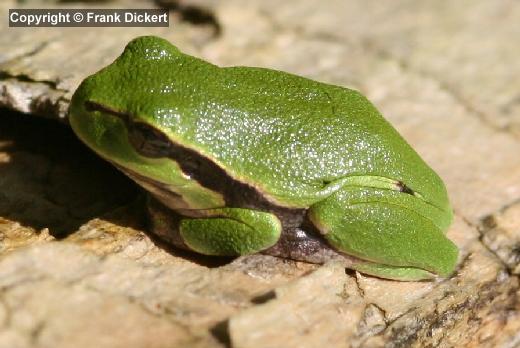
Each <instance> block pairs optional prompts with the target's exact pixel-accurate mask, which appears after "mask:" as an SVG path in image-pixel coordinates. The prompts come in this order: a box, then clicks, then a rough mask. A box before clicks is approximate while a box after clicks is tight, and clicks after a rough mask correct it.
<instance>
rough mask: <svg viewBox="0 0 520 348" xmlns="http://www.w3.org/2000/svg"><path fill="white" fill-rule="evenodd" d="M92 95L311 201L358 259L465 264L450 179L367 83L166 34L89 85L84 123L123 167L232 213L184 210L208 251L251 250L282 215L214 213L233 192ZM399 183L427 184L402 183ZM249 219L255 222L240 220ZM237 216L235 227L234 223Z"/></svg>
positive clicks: (342, 247) (423, 266) (241, 176)
mask: <svg viewBox="0 0 520 348" xmlns="http://www.w3.org/2000/svg"><path fill="white" fill-rule="evenodd" d="M87 101H88V102H95V103H96V104H100V105H103V106H104V107H106V108H107V109H110V110H114V111H117V112H119V113H124V114H125V115H128V117H129V118H130V119H131V120H132V121H133V122H141V123H146V124H148V125H150V126H153V127H155V128H156V129H158V130H160V131H161V132H163V133H164V134H166V135H167V136H168V138H169V139H171V141H172V142H175V143H176V144H181V145H182V146H184V147H186V148H189V149H192V150H194V151H196V152H197V153H199V154H201V155H202V156H204V157H205V158H207V159H208V160H210V161H212V162H213V163H216V164H217V165H218V166H219V167H220V168H222V169H224V170H225V171H226V173H227V174H228V175H229V176H231V177H232V178H234V179H235V180H237V181H240V182H243V183H247V184H248V185H250V186H253V187H255V188H256V189H257V190H258V191H259V192H261V193H262V195H263V196H264V197H265V198H267V199H268V200H269V201H271V202H273V204H276V205H278V206H283V207H294V208H305V209H308V212H309V217H310V219H311V221H312V222H313V223H314V224H315V226H316V227H317V228H318V229H319V231H320V232H321V233H322V234H323V235H324V237H325V238H326V239H327V241H328V242H329V243H330V244H331V245H332V246H333V247H335V248H336V249H337V250H339V251H342V252H344V253H347V254H349V255H353V256H356V257H358V258H360V259H362V260H365V262H363V263H360V265H359V267H357V268H358V269H359V270H361V271H363V272H366V273H371V274H375V275H379V276H382V277H389V278H397V279H422V278H430V277H432V276H433V275H441V276H447V275H449V274H450V273H451V272H452V271H453V269H454V267H455V264H456V261H457V253H458V251H457V248H456V246H455V245H454V244H453V243H452V242H451V241H449V240H448V239H447V238H446V237H445V236H444V232H445V231H446V229H447V228H448V226H449V225H450V223H451V220H452V211H451V208H450V205H449V201H448V197H447V193H446V189H445V187H444V184H443V182H442V181H441V179H440V178H439V177H438V175H437V174H436V173H435V172H434V171H433V170H432V169H431V168H430V167H429V166H428V165H427V164H426V163H425V162H424V161H423V160H422V159H421V158H420V157H419V155H418V154H417V153H416V152H415V151H414V150H413V149H412V148H411V147H410V145H409V144H407V143H406V141H405V140H404V139H403V138H402V137H401V136H400V135H399V134H398V133H397V131H396V130H395V129H394V128H393V127H392V126H391V125H390V124H389V123H388V122H387V121H386V120H385V119H384V118H383V117H382V116H381V115H380V114H379V112H378V111H377V110H376V109H375V107H374V106H373V105H372V104H371V103H370V102H369V101H368V100H367V99H366V98H365V97H364V96H362V95H361V94H360V93H359V92H357V91H354V90H350V89H346V88H342V87H338V86H333V85H328V84H324V83H320V82H316V81H312V80H309V79H305V78H302V77H299V76H295V75H291V74H288V73H284V72H280V71H275V70H268V69H262V68H251V67H228V68H220V67H217V66H215V65H212V64H210V63H208V62H205V61H203V60H200V59H197V58H194V57H192V56H189V55H186V54H183V53H181V52H180V51H179V50H178V49H177V48H176V47H174V46H172V45H171V44H170V43H169V42H167V41H165V40H163V39H160V38H157V37H140V38H137V39H135V40H133V41H131V42H130V43H129V44H128V45H127V47H126V49H125V51H124V53H123V54H122V55H121V56H120V57H119V58H118V59H117V60H116V61H115V62H114V63H113V64H111V65H109V66H108V67H106V68H104V69H102V70H101V71H99V72H98V73H96V74H95V75H92V76H90V77H88V78H87V79H86V80H84V81H83V83H82V84H81V86H80V87H79V88H78V90H77V91H76V93H75V95H74V97H73V100H72V103H71V108H70V122H71V125H72V127H73V129H74V131H75V132H76V133H77V135H78V136H79V137H80V138H81V139H82V140H83V141H84V142H85V143H86V144H88V145H89V146H90V147H91V148H92V149H94V150H95V151H96V152H98V153H99V154H100V155H101V156H103V157H105V158H107V159H109V160H111V161H112V162H114V163H116V164H118V165H119V166H120V167H122V168H127V169H130V170H132V171H133V172H136V173H139V174H140V175H142V176H146V177H147V178H150V179H151V180H154V181H157V182H161V183H162V184H164V185H166V186H168V187H169V188H170V189H171V190H172V191H175V192H176V193H177V194H179V195H180V196H182V197H183V200H184V201H185V202H186V205H187V206H188V207H189V208H190V209H207V210H208V216H211V217H213V218H215V217H218V216H220V219H216V218H215V221H214V222H212V221H211V219H205V221H200V222H197V221H195V220H196V219H189V220H191V221H188V222H183V224H184V226H185V227H184V233H183V235H184V236H189V237H186V238H187V239H190V238H191V239H190V240H191V242H188V243H187V244H188V245H192V247H193V249H194V250H196V251H199V252H202V253H206V254H230V253H235V254H244V253H250V252H255V251H259V250H262V249H265V248H267V247H269V246H271V245H273V244H274V243H275V242H276V239H277V238H278V236H279V234H280V230H281V227H280V224H279V221H278V220H277V219H276V217H275V216H274V215H272V214H267V213H263V214H266V215H265V216H262V219H260V220H257V219H255V218H254V216H253V217H251V216H248V217H247V218H244V219H243V220H240V219H238V220H237V219H233V218H231V219H230V218H229V216H228V217H225V216H224V217H222V215H219V214H216V213H215V211H216V210H215V211H213V213H211V212H210V211H211V209H217V210H218V209H221V208H225V203H224V201H225V199H224V197H222V196H221V195H220V194H219V193H217V192H213V191H211V190H209V189H207V188H205V187H203V185H201V184H199V183H197V182H195V181H194V180H192V179H191V178H189V177H187V176H186V175H185V174H183V173H182V170H180V168H179V166H178V164H177V163H176V162H175V161H173V160H172V159H166V158H159V159H157V158H155V159H151V158H146V157H144V156H141V155H139V154H138V153H137V152H136V151H135V150H134V149H133V147H132V146H131V145H130V144H129V142H128V139H127V129H126V126H125V124H124V122H123V121H121V120H120V119H119V118H117V117H114V116H113V115H108V114H107V113H104V112H100V111H88V110H87V109H86V108H85V102H87ZM399 182H400V183H404V184H405V185H406V187H407V188H409V189H411V190H413V192H412V193H413V194H409V193H404V192H400V189H399V185H397V184H398V183H399ZM233 210H234V209H233V208H228V211H227V213H228V214H231V215H233V214H235V213H233V212H232V211H233ZM242 213H243V212H242ZM239 215H240V214H239ZM253 215H254V214H253ZM267 215H269V216H267ZM226 219H227V220H226ZM187 220H188V219H187ZM217 220H218V221H217ZM239 220H240V221H242V222H244V221H246V225H247V226H245V227H244V226H242V227H237V226H238V225H236V224H240V222H237V221H239ZM226 224H228V225H229V226H231V225H233V224H235V225H233V226H235V227H230V229H229V230H228V232H226V229H227V227H225V226H226ZM181 225H182V224H181ZM212 228H213V229H214V233H210V230H211V229H212ZM187 231H188V232H187ZM233 231H234V232H233ZM239 231H241V232H239ZM244 234H251V235H260V236H262V237H261V238H243V239H242V237H240V235H244ZM266 236H267V237H266ZM186 238H185V239H186ZM231 239H233V240H234V241H233V242H230V243H228V242H227V241H228V240H231ZM241 240H243V241H244V246H241V245H240V244H241ZM251 240H256V242H251ZM245 244H247V246H246V245H245ZM215 245H219V246H215ZM229 245H235V246H234V247H229Z"/></svg>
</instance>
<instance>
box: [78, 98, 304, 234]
mask: <svg viewBox="0 0 520 348" xmlns="http://www.w3.org/2000/svg"><path fill="white" fill-rule="evenodd" d="M85 108H86V109H87V110H88V111H100V112H104V113H107V114H110V115H113V116H116V117H118V118H120V119H121V120H122V121H123V122H124V123H125V124H126V126H127V129H128V139H129V142H130V144H131V145H132V146H133V147H134V149H135V150H136V151H137V152H138V153H139V154H140V155H142V156H145V157H149V158H164V157H167V158H170V159H172V160H174V161H175V162H177V164H178V165H179V167H180V168H181V170H182V171H183V173H184V174H186V175H188V176H190V177H191V178H193V179H194V180H196V181H197V182H198V183H199V184H200V185H202V186H203V187H206V188H208V189H210V190H212V191H214V192H218V193H220V194H222V196H223V197H224V199H225V202H226V206H227V207H230V208H249V209H255V210H260V211H266V212H271V213H273V214H275V215H276V216H277V217H278V218H279V219H280V221H281V222H282V225H283V226H284V228H286V227H294V226H299V225H300V224H301V223H302V221H303V220H304V217H305V213H306V209H300V208H288V207H284V206H281V205H278V204H275V203H273V202H271V201H269V200H268V199H267V198H265V196H264V195H263V194H262V193H261V192H260V191H259V190H257V189H256V188H255V187H253V186H251V185H248V184H247V183H244V182H240V181H238V180H236V179H234V178H233V177H231V176H230V175H229V174H228V173H227V172H226V171H225V170H224V169H222V168H221V167H220V166H218V165H217V164H216V163H215V162H214V161H213V160H211V159H210V158H207V157H205V156H203V155H202V154H200V153H198V152H197V151H195V150H192V149H189V148H187V147H185V146H182V145H180V144H177V143H175V142H173V141H172V140H171V139H170V138H168V137H167V136H166V135H165V134H164V133H163V132H162V131H160V130H159V129H157V128H155V127H153V126H151V125H149V124H146V123H143V122H133V120H132V117H131V115H129V114H127V113H123V112H120V111H117V110H114V109H111V108H108V107H105V106H103V105H101V104H99V103H96V102H92V101H87V102H86V103H85ZM125 170H127V169H125ZM149 183H151V182H150V181H149Z"/></svg>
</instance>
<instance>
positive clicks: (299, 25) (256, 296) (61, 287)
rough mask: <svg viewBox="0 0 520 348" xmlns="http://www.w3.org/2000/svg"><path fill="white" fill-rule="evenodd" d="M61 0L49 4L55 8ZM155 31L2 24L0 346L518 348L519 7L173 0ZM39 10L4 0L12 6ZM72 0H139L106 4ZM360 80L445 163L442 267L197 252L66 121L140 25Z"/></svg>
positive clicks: (358, 84) (260, 62)
mask: <svg viewBox="0 0 520 348" xmlns="http://www.w3.org/2000/svg"><path fill="white" fill-rule="evenodd" d="M58 3H59V2H58ZM157 3H160V4H162V5H163V6H170V8H171V18H170V21H171V22H170V27H169V28H155V29H146V28H97V29H89V28H37V29H36V28H33V29H29V28H8V27H7V26H6V21H4V24H3V27H1V28H0V106H2V107H4V109H0V347H1V348H3V347H6V348H7V347H77V348H82V347H93V346H95V347H237V348H238V347H247V348H249V347H252V348H253V347H320V346H322V347H382V346H388V347H409V346H412V347H414V346H415V347H422V346H428V347H430V346H431V347H436V346H440V347H460V346H470V347H473V346H475V347H476V346H479V347H480V346H482V347H517V346H520V290H519V289H520V287H519V276H520V156H519V155H518V154H519V153H520V94H519V93H520V92H519V89H518V81H520V64H518V56H519V54H520V47H519V46H518V44H517V41H518V37H520V31H519V28H520V26H519V25H518V23H520V3H519V2H518V1H515V0H499V1H489V0H488V1H486V0H461V1H448V0H440V1H439V0H428V1H415V0H397V1H389V2H381V1H376V0H370V1H366V0H352V1H343V0H328V1H320V2H316V1H313V0H299V1H274V0H251V1H247V2H244V1H242V0H222V1H218V2H216V1H209V0H207V1H204V0H196V1H195V0H193V1H189V0H185V1H156V2H151V1H150V2H145V1H144V2H140V3H139V6H141V7H151V6H154V5H156V4H157ZM19 6H26V7H33V8H34V7H46V8H51V7H56V6H59V5H58V4H57V2H52V1H42V2H38V1H32V2H30V3H29V2H18V1H14V0H13V1H2V2H1V3H0V8H1V9H2V13H4V14H5V16H7V10H8V9H9V8H15V7H19ZM65 6H66V7H71V6H76V7H88V6H92V7H93V8H94V7H95V8H99V7H103V6H105V7H109V8H118V7H129V8H132V7H135V6H136V2H131V1H108V2H96V3H95V4H93V5H89V4H88V3H87V2H85V3H84V4H80V3H78V2H75V3H67V4H65ZM144 34H154V35H160V36H163V37H165V38H167V39H169V40H171V41H172V42H174V43H175V44H176V45H178V46H179V47H180V48H181V49H182V50H183V51H187V52H190V53H192V54H194V55H197V56H201V57H204V58H206V59H208V60H210V61H212V62H214V63H217V64H220V65H250V66H264V67H271V68H275V69H280V70H286V71H290V72H293V73H296V74H300V75H304V76H308V77H310V78H314V79H318V80H321V81H325V82H330V83H334V84H339V85H343V86H348V87H353V88H356V89H358V90H360V91H362V92H363V93H364V94H365V95H367V96H368V97H369V99H371V100H372V101H373V102H374V103H375V104H376V106H377V107H378V108H379V109H380V110H381V111H382V113H383V114H384V115H385V117H387V119H388V120H389V121H390V122H391V123H392V124H393V125H394V126H395V127H396V128H397V129H398V130H399V131H400V132H401V134H403V136H404V137H405V138H406V139H407V140H408V141H409V142H410V143H411V144H412V145H413V146H414V148H416V149H417V151H418V152H419V153H420V154H421V156H423V158H424V159H425V160H426V161H427V162H428V163H429V164H430V165H431V166H432V167H433V168H434V169H435V170H436V171H437V172H438V173H439V174H440V176H441V177H442V178H443V179H444V181H445V182H446V184H447V186H448V191H449V192H450V197H451V200H452V203H453V205H454V208H455V213H456V217H455V221H454V223H453V225H452V227H451V228H450V230H449V237H450V238H451V239H452V240H454V241H455V242H456V244H457V245H458V246H459V248H460V250H461V257H460V263H459V266H458V269H457V271H456V273H455V274H454V275H453V277H451V278H449V279H444V280H438V281H435V282H396V281H388V280H382V279H378V278H373V277H368V276H364V275H361V274H356V273H353V272H349V271H347V272H345V270H344V269H342V268H341V267H338V266H336V265H334V264H328V265H323V266H317V265H311V264H306V263H299V262H292V261H287V260H281V259H277V258H274V257H269V256H263V255H252V256H247V257H241V258H238V259H235V260H227V259H226V260H221V259H213V258H204V257H200V256H197V255H192V254H189V253H186V252H181V251H178V250H175V249H171V248H168V247H167V246H165V245H163V244H161V243H160V242H158V241H156V240H153V239H151V238H150V236H148V235H147V234H145V232H144V231H145V230H146V228H145V226H144V222H143V218H142V216H141V215H142V213H141V212H142V209H141V208H142V207H141V205H142V194H141V193H140V191H139V190H138V189H137V188H136V187H135V185H133V184H132V183H131V182H130V181H129V180H127V179H126V178H125V177H124V176H123V175H122V174H120V173H118V172H117V171H116V170H114V169H113V168H112V167H110V166H109V165H108V164H107V163H104V162H103V161H101V160H100V159H98V158H96V156H94V155H93V154H92V153H90V152H89V151H88V150H87V149H86V148H85V147H84V146H83V145H81V144H80V143H79V142H78V141H77V140H76V139H75V137H74V135H73V134H72V133H71V131H70V130H69V129H68V127H67V126H66V125H60V124H59V122H52V121H49V120H44V119H42V118H40V119H38V118H35V117H32V118H30V117H27V116H25V115H22V114H20V113H29V114H32V115H37V116H44V117H46V118H50V119H53V120H61V121H64V122H63V123H66V111H67V107H68V103H69V100H70V97H71V95H72V93H73V91H74V89H75V88H76V86H77V85H78V83H79V82H80V81H81V80H82V79H83V78H84V77H85V76H86V75H88V74H91V73H93V72H95V71H96V70H98V69H100V68H101V67H103V66H104V65H106V64H108V63H110V62H111V61H112V60H113V59H114V58H115V57H117V56H118V54H119V53H120V52H121V50H122V48H123V47H124V45H125V44H126V43H127V42H128V41H129V40H130V39H132V38H134V37H135V36H138V35H144Z"/></svg>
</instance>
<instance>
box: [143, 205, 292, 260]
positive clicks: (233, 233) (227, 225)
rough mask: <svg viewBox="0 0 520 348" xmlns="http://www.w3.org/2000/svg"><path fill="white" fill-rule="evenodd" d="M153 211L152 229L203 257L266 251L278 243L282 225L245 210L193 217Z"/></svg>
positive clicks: (200, 213)
mask: <svg viewBox="0 0 520 348" xmlns="http://www.w3.org/2000/svg"><path fill="white" fill-rule="evenodd" d="M152 204H154V205H155V207H154V208H155V209H153V210H151V209H149V212H150V214H149V215H150V220H151V224H152V230H153V231H154V232H155V233H156V234H158V235H159V236H160V237H161V238H163V239H166V240H168V241H169V242H171V243H173V244H175V245H176V246H178V247H181V248H184V249H188V250H192V251H195V252H198V253H200V254H204V255H215V256H239V255H246V254H252V253H256V252H259V251H262V250H264V249H267V248H269V247H271V246H273V245H274V244H276V242H277V241H278V239H279V238H280V233H281V229H282V226H281V223H280V221H279V220H278V218H277V217H276V216H275V215H273V214H270V213H265V212H260V211H256V210H251V209H242V208H218V209H205V210H198V211H193V212H192V213H193V214H192V215H194V216H192V217H188V216H183V215H179V214H175V213H174V212H171V211H168V210H164V209H163V210H160V209H159V210H158V209H157V208H160V207H158V206H157V205H158V204H160V203H159V202H155V203H153V202H152Z"/></svg>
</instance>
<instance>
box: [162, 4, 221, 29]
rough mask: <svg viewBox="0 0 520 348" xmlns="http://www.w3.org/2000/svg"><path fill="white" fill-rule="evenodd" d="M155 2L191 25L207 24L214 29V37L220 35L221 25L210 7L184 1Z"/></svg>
mask: <svg viewBox="0 0 520 348" xmlns="http://www.w3.org/2000/svg"><path fill="white" fill-rule="evenodd" d="M155 3H156V4H157V5H158V6H160V7H162V8H165V9H169V10H170V11H172V12H174V13H178V14H179V15H180V17H181V20H182V21H185V22H187V23H190V24H193V25H207V26H211V27H212V28H213V30H214V34H213V36H214V37H218V36H220V34H221V32H222V26H221V25H220V23H219V21H218V19H217V17H216V16H215V15H214V14H213V12H212V11H211V9H209V8H204V7H201V6H197V5H191V4H186V3H185V1H172V0H156V1H155Z"/></svg>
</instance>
